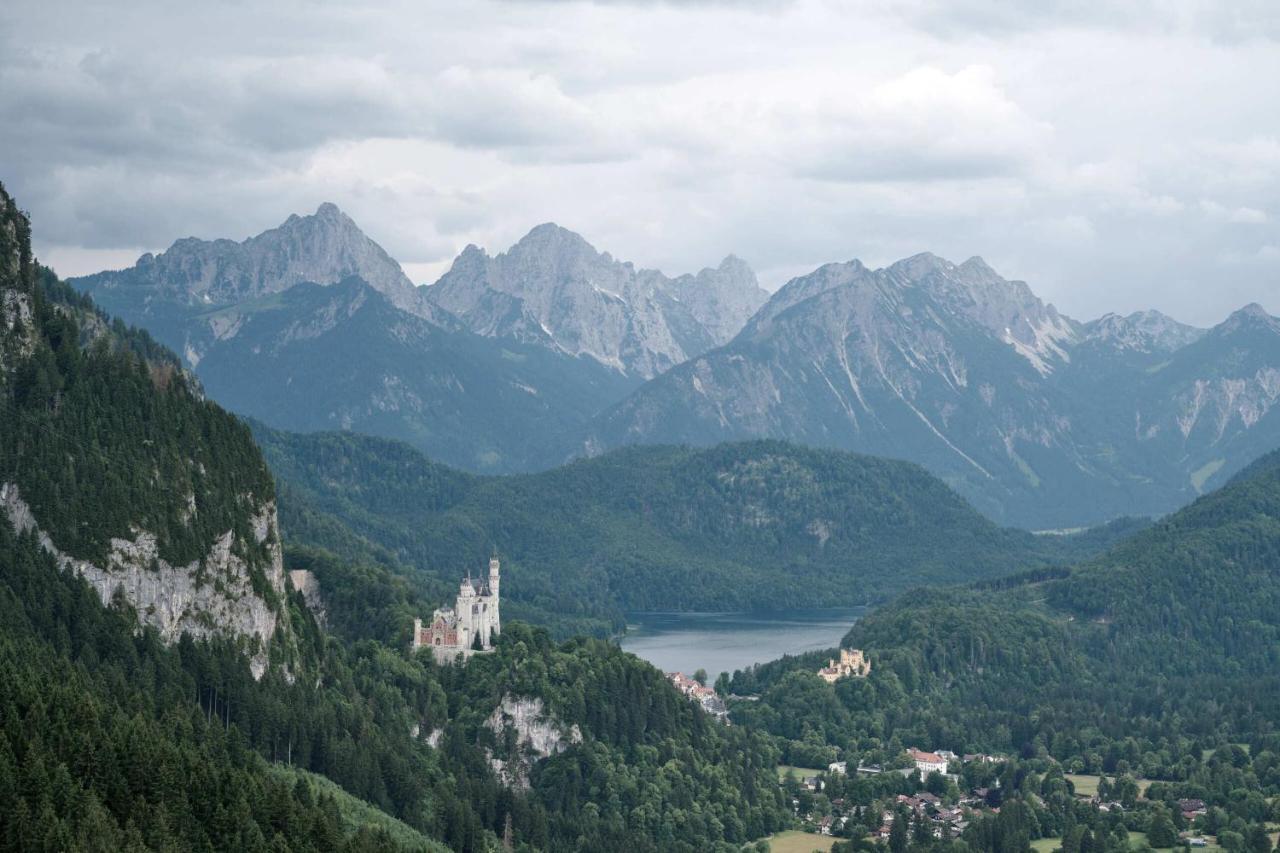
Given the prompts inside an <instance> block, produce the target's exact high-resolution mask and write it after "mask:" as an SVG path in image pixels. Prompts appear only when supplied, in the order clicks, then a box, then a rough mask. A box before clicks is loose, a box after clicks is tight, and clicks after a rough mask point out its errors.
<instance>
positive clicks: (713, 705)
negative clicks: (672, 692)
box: [667, 672, 729, 725]
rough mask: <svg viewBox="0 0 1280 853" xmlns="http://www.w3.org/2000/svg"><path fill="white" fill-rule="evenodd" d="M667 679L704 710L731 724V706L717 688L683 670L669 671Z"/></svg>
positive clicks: (726, 723)
mask: <svg viewBox="0 0 1280 853" xmlns="http://www.w3.org/2000/svg"><path fill="white" fill-rule="evenodd" d="M667 680H668V681H670V682H671V686H672V687H674V688H675V689H676V690H678V691H680V693H681V694H682V695H684V696H686V697H688V698H689V699H690V700H692V701H694V702H697V703H698V704H699V705H701V706H702V710H704V711H706V712H707V713H708V714H710V715H711V716H713V717H715V718H716V719H717V720H719V721H720V722H722V723H724V724H725V725H729V707H728V706H727V705H726V704H725V703H724V700H723V699H721V698H720V695H719V694H718V693H716V691H715V690H713V689H712V688H710V687H706V686H704V685H702V684H699V683H698V682H697V680H695V679H692V678H690V677H689V676H687V675H685V674H684V673H683V672H668V673H667Z"/></svg>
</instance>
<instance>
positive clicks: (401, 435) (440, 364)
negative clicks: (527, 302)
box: [188, 278, 635, 471]
mask: <svg viewBox="0 0 1280 853" xmlns="http://www.w3.org/2000/svg"><path fill="white" fill-rule="evenodd" d="M189 328H190V332H189V333H188V334H189V335H190V337H189V339H188V342H189V346H191V347H194V348H198V349H199V351H200V352H201V353H202V357H201V359H200V362H199V365H198V371H199V374H200V376H201V380H202V381H203V382H204V385H205V388H206V389H207V390H208V392H209V394H210V395H211V396H213V397H214V399H217V400H218V401H219V402H221V403H222V404H223V405H226V406H227V407H229V408H231V409H232V410H233V411H237V412H240V413H243V414H247V415H250V416H252V417H255V418H258V419H260V420H262V421H263V422H265V423H267V424H270V425H272V426H276V427H280V428H284V429H293V430H302V431H306V430H315V429H343V430H356V431H359V432H366V433H370V434H374V435H381V436H386V437H390V438H398V439H401V440H404V441H407V442H409V443H411V444H413V445H414V446H416V447H419V448H422V449H423V450H425V451H426V452H428V453H430V454H431V455H432V456H433V457H434V458H437V459H440V460H442V461H445V462H447V463H449V464H453V465H459V466H461V467H464V468H467V469H469V470H474V471H494V470H499V471H508V470H527V469H529V468H533V467H537V466H538V465H539V464H540V463H542V462H543V461H544V460H545V459H547V458H563V457H564V456H567V455H569V454H570V453H571V452H572V449H573V442H574V439H575V436H577V435H578V434H579V433H580V430H581V429H582V427H583V424H585V423H586V422H587V421H588V419H589V418H590V417H591V416H592V415H593V414H594V413H595V412H597V411H599V410H600V408H602V407H603V406H605V405H608V404H609V403H610V402H613V401H616V400H619V399H621V398H622V397H624V396H625V395H626V393H627V392H628V391H629V390H630V389H631V388H633V387H634V384H635V383H634V382H630V381H628V380H627V379H626V378H625V377H623V376H621V375H620V374H618V373H617V372H615V371H612V370H609V369H608V368H605V367H604V366H602V365H600V364H599V363H597V362H596V361H594V360H592V359H589V358H585V357H578V358H575V357H572V356H568V355H565V354H563V353H556V352H553V351H551V350H548V349H546V348H544V347H541V346H538V345H536V344H529V343H522V342H519V341H515V340H509V339H507V340H501V341H491V340H488V339H485V338H481V337H479V336H477V335H473V334H471V333H470V332H467V331H464V330H451V329H448V328H443V327H441V326H439V325H437V324H435V323H432V322H430V321H428V320H425V319H423V318H421V317H418V316H416V315H413V314H409V313H406V312H404V311H401V310H399V309H397V308H396V307H395V306H394V305H392V304H391V303H390V302H389V301H388V300H387V299H386V298H385V296H384V295H383V294H381V293H380V292H378V291H377V290H375V289H374V288H372V287H370V286H369V285H367V284H366V283H365V282H363V281H362V280H361V279H358V278H348V279H345V280H343V281H341V282H339V283H337V284H332V285H328V286H320V285H315V284H303V285H298V286H297V287H294V288H291V289H290V290H288V291H285V292H284V293H279V294H273V295H271V296H269V297H265V298H263V299H261V300H257V301H254V302H245V303H240V304H238V305H235V306H231V307H228V308H223V309H220V310H218V311H215V312H211V313H209V314H206V315H199V316H197V317H196V318H194V321H193V322H192V323H191V324H190V326H189Z"/></svg>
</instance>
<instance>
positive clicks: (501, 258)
mask: <svg viewBox="0 0 1280 853" xmlns="http://www.w3.org/2000/svg"><path fill="white" fill-rule="evenodd" d="M425 297H426V298H427V299H429V300H430V301H432V302H434V303H435V304H437V305H439V306H441V307H442V308H444V309H445V310H447V311H449V312H450V313H452V314H454V315H456V316H457V317H458V318H459V319H461V320H462V322H463V323H465V324H466V326H467V328H469V329H471V331H473V332H475V333H476V334H479V335H484V336H486V337H505V338H514V339H516V340H522V341H527V342H532V343H538V344H541V345H544V346H548V347H551V348H554V349H556V350H559V351H561V352H564V353H568V354H570V355H574V356H587V357H589V358H592V359H594V360H596V361H598V362H600V363H601V364H604V365H607V366H609V367H611V368H613V369H615V370H617V371H619V372H621V373H624V374H626V375H628V376H633V377H637V378H641V379H649V378H652V377H654V376H656V375H658V374H659V373H661V372H663V371H664V370H667V369H668V368H670V367H672V366H673V365H675V364H678V363H680V362H682V361H685V360H686V359H688V358H690V357H692V356H695V355H698V354H700V353H702V352H705V351H706V350H708V349H710V348H711V347H714V346H717V345H719V344H723V343H725V342H727V341H728V340H729V339H730V338H731V337H732V336H733V335H734V334H736V333H737V331H738V329H740V328H741V327H742V323H744V322H746V319H747V318H748V317H749V316H750V315H751V313H752V312H754V311H755V309H756V308H758V307H759V306H760V305H761V304H762V303H763V302H764V300H765V298H766V297H767V294H766V293H765V291H764V290H762V289H761V288H760V286H759V284H758V283H757V282H756V279H755V274H754V273H752V272H751V269H750V268H749V267H748V266H747V265H746V264H745V263H743V262H742V261H741V260H739V259H737V258H733V257H730V258H727V259H726V260H725V261H724V263H722V264H721V265H720V266H719V267H718V268H716V269H706V270H703V271H702V272H700V273H698V274H697V275H696V276H693V275H687V276H682V277H680V278H678V279H674V280H672V279H669V278H667V277H666V276H664V275H663V274H662V273H660V272H657V271H656V270H644V269H636V268H635V267H634V266H633V265H632V264H630V263H625V262H622V261H618V260H615V259H614V258H613V257H612V256H611V255H609V254H608V253H607V252H605V253H601V252H598V251H596V249H595V248H594V247H593V246H592V245H591V244H590V243H588V242H587V241H586V240H584V239H583V238H582V237H581V236H579V235H578V234H575V233H574V232H572V231H569V230H567V229H565V228H561V227H559V226H558V225H554V224H551V223H547V224H544V225H539V226H538V227H537V228H534V229H533V230H532V231H530V232H529V233H528V234H527V235H526V236H525V237H524V238H523V239H522V240H520V242H518V243H517V244H516V245H514V246H512V247H511V249H509V250H508V251H506V252H504V253H502V254H499V255H497V256H496V257H490V256H489V255H488V254H487V253H485V252H484V250H482V249H479V248H477V247H475V246H468V247H467V248H466V249H465V250H464V251H463V253H462V254H461V255H460V256H459V257H458V259H457V260H456V261H454V263H453V267H452V268H451V269H450V270H449V271H448V272H447V273H446V274H445V275H444V276H443V277H441V279H440V280H439V281H438V282H437V283H436V284H434V285H432V286H431V287H429V288H427V289H426V291H425Z"/></svg>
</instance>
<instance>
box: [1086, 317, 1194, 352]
mask: <svg viewBox="0 0 1280 853" xmlns="http://www.w3.org/2000/svg"><path fill="white" fill-rule="evenodd" d="M1082 332H1083V335H1082V343H1084V344H1086V345H1094V346H1098V347H1108V348H1111V349H1114V350H1122V351H1130V352H1137V353H1171V352H1174V351H1175V350H1179V349H1182V348H1183V347H1185V346H1187V345H1188V344H1191V343H1195V342H1196V341H1197V340H1199V339H1200V338H1201V336H1203V335H1204V333H1205V330H1204V329H1197V328H1195V327H1194V326H1188V325H1186V324H1185V323H1179V322H1178V321H1177V320H1175V319H1173V318H1172V317H1169V316H1168V315H1165V314H1161V313H1160V312H1159V311H1135V312H1134V313H1132V314H1129V315H1128V316H1126V317H1121V316H1120V315H1119V314H1104V315H1103V316H1101V317H1099V318H1098V319H1097V320H1094V321H1093V322H1091V323H1086V324H1085V325H1084V327H1083V329H1082Z"/></svg>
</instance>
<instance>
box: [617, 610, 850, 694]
mask: <svg viewBox="0 0 1280 853" xmlns="http://www.w3.org/2000/svg"><path fill="white" fill-rule="evenodd" d="M869 610H870V608H868V607H838V608H808V609H803V610H783V611H773V612H751V611H741V612H731V613H724V612H690V611H651V612H637V613H628V614H626V616H627V630H626V633H625V634H624V635H623V636H622V637H621V638H619V640H618V644H619V646H621V648H622V650H623V651H627V652H631V653H632V654H634V655H636V656H637V657H640V658H643V659H645V660H647V661H649V663H651V664H653V665H654V666H656V667H658V668H659V669H661V670H663V671H664V672H673V671H679V672H684V673H686V674H692V673H693V672H694V671H696V670H698V669H705V670H706V671H707V672H708V673H709V675H710V677H712V678H715V676H716V675H718V674H719V673H721V672H728V673H730V674H732V673H733V672H734V671H735V670H739V669H746V668H748V667H750V666H751V665H753V664H757V663H766V662H767V661H771V660H776V659H778V658H780V657H782V656H783V655H799V654H804V653H806V652H814V651H822V650H825V649H833V648H836V647H837V646H839V644H840V640H841V639H842V638H843V637H844V635H845V634H846V633H847V632H848V631H849V629H850V628H851V627H852V626H853V623H854V622H856V621H857V620H858V619H859V618H861V617H862V616H864V615H865V614H866V613H867V612H869Z"/></svg>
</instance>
